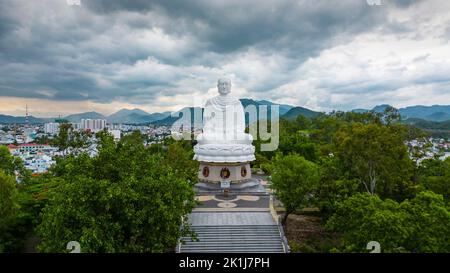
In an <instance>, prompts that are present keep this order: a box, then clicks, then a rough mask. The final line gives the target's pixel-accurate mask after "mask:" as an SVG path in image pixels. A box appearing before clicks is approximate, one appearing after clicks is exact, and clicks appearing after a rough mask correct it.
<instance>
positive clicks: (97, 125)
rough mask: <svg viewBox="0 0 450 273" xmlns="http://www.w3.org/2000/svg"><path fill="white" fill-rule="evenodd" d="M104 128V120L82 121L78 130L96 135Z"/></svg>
mask: <svg viewBox="0 0 450 273" xmlns="http://www.w3.org/2000/svg"><path fill="white" fill-rule="evenodd" d="M105 128H106V119H82V120H81V122H80V129H81V130H86V131H91V132H93V133H97V132H99V131H102V130H103V129H105Z"/></svg>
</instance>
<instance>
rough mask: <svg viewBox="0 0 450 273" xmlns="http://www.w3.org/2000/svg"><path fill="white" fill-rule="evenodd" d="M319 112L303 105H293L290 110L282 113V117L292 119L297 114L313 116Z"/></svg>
mask: <svg viewBox="0 0 450 273" xmlns="http://www.w3.org/2000/svg"><path fill="white" fill-rule="evenodd" d="M320 114H321V113H320V112H316V111H312V110H309V109H307V108H304V107H294V108H292V109H291V110H289V111H288V112H287V113H286V114H284V115H283V116H282V117H283V118H286V119H294V118H296V117H297V116H299V115H302V116H305V117H307V118H313V117H317V116H318V115H320Z"/></svg>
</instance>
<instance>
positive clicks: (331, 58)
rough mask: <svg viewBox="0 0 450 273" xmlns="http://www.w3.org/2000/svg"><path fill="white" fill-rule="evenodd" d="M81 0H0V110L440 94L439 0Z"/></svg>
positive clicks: (449, 75)
mask: <svg viewBox="0 0 450 273" xmlns="http://www.w3.org/2000/svg"><path fill="white" fill-rule="evenodd" d="M80 1H81V5H80V6H76V5H68V3H67V0H39V1H30V0H0V113H3V114H14V115H23V113H24V108H25V104H28V106H29V108H30V111H31V114H33V115H35V116H55V115H58V114H61V115H65V114H69V113H75V112H84V111H98V112H101V113H103V114H110V113H112V112H115V111H117V110H119V109H121V108H135V107H138V108H141V109H144V110H146V111H149V112H157V111H165V110H178V109H179V108H180V107H183V106H190V105H199V104H201V103H202V102H203V101H204V99H205V98H207V97H210V96H213V95H215V94H216V89H215V85H216V81H217V78H219V77H224V76H225V77H229V78H231V80H232V83H233V94H234V95H235V96H239V97H246V98H253V99H267V100H272V101H276V102H280V103H288V104H293V105H299V106H303V107H307V108H310V109H314V110H321V111H329V110H331V109H339V110H349V109H352V108H370V107H373V106H375V105H378V104H381V103H389V104H392V105H394V106H396V107H403V106H407V105H416V104H423V105H432V104H450V43H449V39H450V1H448V0H424V1H420V0H416V1H415V0H382V2H383V5H381V6H371V5H368V4H367V1H366V0H339V1H331V0H329V1H321V0H296V1H294V0H291V1H287V0H273V1H269V0H264V1H262V0H245V1H244V0H220V1H219V0H218V1H215V0H191V1H185V0H152V1H150V0H147V1H144V0H135V1H119V0H117V1H111V0H80ZM69 2H70V1H69ZM369 2H371V1H370V0H369Z"/></svg>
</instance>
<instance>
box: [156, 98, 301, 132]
mask: <svg viewBox="0 0 450 273" xmlns="http://www.w3.org/2000/svg"><path fill="white" fill-rule="evenodd" d="M240 101H241V103H242V106H243V107H244V108H246V107H247V106H249V105H254V106H255V107H256V114H257V116H258V118H260V119H261V118H266V119H268V120H270V117H271V114H272V113H271V108H270V106H272V105H279V114H280V116H281V115H283V114H285V113H287V112H288V111H289V110H290V109H292V108H293V107H294V106H291V105H287V104H277V103H274V102H271V101H267V100H259V101H258V100H253V99H240ZM264 105H265V106H267V115H266V117H262V116H260V113H259V110H260V109H259V108H260V106H264ZM186 109H189V111H191V113H192V115H193V113H194V112H193V111H194V108H193V107H188V108H183V109H181V110H179V111H177V112H174V113H180V112H181V113H182V112H183V111H185V110H186ZM196 109H201V111H203V108H200V107H196ZM178 119H179V118H178V117H172V116H169V117H166V118H164V119H161V120H157V121H155V122H151V123H152V124H154V125H166V126H171V125H172V124H173V123H174V122H175V121H176V120H178ZM255 121H256V118H255V117H253V116H252V117H250V116H249V114H248V113H247V114H246V115H245V123H246V124H247V125H248V124H249V123H253V122H255ZM196 122H197V123H199V124H201V123H202V120H197V121H196ZM192 124H193V122H192Z"/></svg>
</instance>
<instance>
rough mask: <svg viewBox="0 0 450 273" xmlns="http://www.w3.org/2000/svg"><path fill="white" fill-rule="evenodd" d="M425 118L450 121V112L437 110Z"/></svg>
mask: <svg viewBox="0 0 450 273" xmlns="http://www.w3.org/2000/svg"><path fill="white" fill-rule="evenodd" d="M424 119H426V120H430V121H447V120H448V121H450V114H449V113H445V112H436V113H433V114H431V115H428V116H426V117H424Z"/></svg>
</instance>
